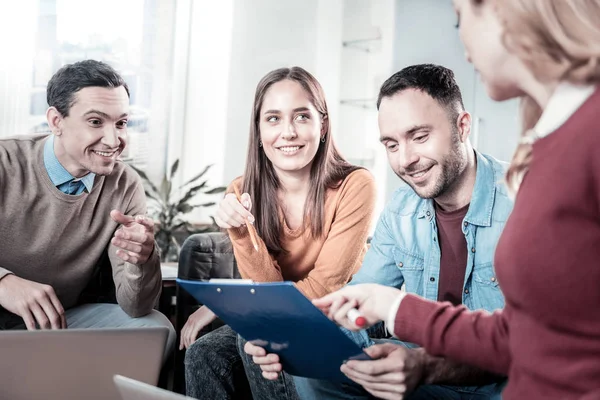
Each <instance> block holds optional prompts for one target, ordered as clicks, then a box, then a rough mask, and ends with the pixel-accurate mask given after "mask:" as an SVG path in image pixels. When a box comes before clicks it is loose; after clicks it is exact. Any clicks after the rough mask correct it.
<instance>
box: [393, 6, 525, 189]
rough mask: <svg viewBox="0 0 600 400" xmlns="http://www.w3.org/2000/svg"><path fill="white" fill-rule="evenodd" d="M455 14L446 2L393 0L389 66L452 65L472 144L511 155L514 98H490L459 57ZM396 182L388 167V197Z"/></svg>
mask: <svg viewBox="0 0 600 400" xmlns="http://www.w3.org/2000/svg"><path fill="white" fill-rule="evenodd" d="M455 23H456V15H455V13H454V10H453V9H452V3H451V2H450V1H440V0H418V1H415V0H396V25H395V26H396V28H395V29H396V34H395V38H396V42H395V44H394V70H395V71H399V70H400V69H402V68H404V67H406V66H408V65H411V64H420V63H434V64H440V65H443V66H445V67H448V68H450V69H452V70H453V71H454V73H455V75H456V80H457V82H458V84H459V86H460V88H461V91H462V95H463V101H464V104H465V107H466V109H467V111H469V112H471V114H472V115H473V117H474V120H475V119H479V122H478V123H476V124H474V125H475V126H474V128H475V131H474V132H473V133H474V135H472V137H471V138H472V142H473V145H474V146H475V147H476V148H477V149H478V150H479V151H481V152H484V153H487V154H490V155H492V156H494V157H496V158H499V159H503V160H507V161H508V160H510V157H511V156H512V152H513V150H514V148H515V147H516V143H517V140H518V136H519V130H518V124H517V113H518V112H517V109H518V106H517V103H516V101H514V100H512V101H509V102H505V103H496V102H493V101H492V100H490V99H489V98H488V97H487V95H486V94H485V90H484V88H483V85H482V83H481V81H480V80H479V78H478V77H477V75H476V73H475V70H474V68H473V66H472V65H470V64H469V63H468V62H467V61H466V60H465V57H464V49H463V47H462V44H461V43H460V40H459V37H458V31H457V30H456V28H455ZM400 184H401V181H400V179H399V178H398V177H397V176H396V175H395V174H394V173H393V172H392V170H391V168H388V184H387V190H386V191H387V198H388V199H389V197H390V196H391V194H392V193H393V192H394V190H395V189H396V188H397V187H398V186H399V185H400Z"/></svg>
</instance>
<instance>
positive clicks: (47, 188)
mask: <svg viewBox="0 0 600 400" xmlns="http://www.w3.org/2000/svg"><path fill="white" fill-rule="evenodd" d="M47 100H48V104H49V105H50V107H49V109H48V111H47V113H46V116H47V120H48V124H49V126H50V129H51V130H52V134H51V135H38V136H25V135H23V136H16V137H12V138H6V139H2V140H0V204H1V205H2V206H1V207H0V329H24V328H27V329H30V330H31V329H38V328H41V329H65V328H67V327H68V328H92V327H94V328H95V327H124V326H127V327H132V326H166V327H168V328H169V331H170V334H169V340H168V343H167V346H168V348H167V349H171V348H172V346H173V344H174V339H175V332H174V330H173V327H172V325H171V323H170V322H169V321H168V320H167V318H166V317H165V316H163V315H162V314H160V313H158V312H157V311H154V310H153V306H154V304H155V303H156V301H157V299H158V296H159V295H160V290H161V273H160V260H159V253H158V248H157V246H156V244H155V241H154V233H153V221H152V220H151V219H150V218H148V217H146V216H145V213H146V198H145V195H144V190H143V187H142V184H141V181H140V179H139V177H138V176H137V174H136V173H135V172H134V171H133V170H132V169H131V168H130V167H128V166H126V165H125V164H124V163H123V162H122V161H120V160H118V156H119V155H120V154H121V152H122V151H123V149H124V148H125V144H126V136H127V117H128V112H129V90H128V88H127V85H126V83H125V81H124V80H123V79H122V78H121V77H120V76H119V75H118V73H117V72H116V71H114V70H113V69H112V68H111V67H109V66H108V65H106V64H104V63H101V62H97V61H92V60H88V61H82V62H78V63H75V64H71V65H67V66H65V67H63V68H61V69H60V70H59V71H58V72H57V73H56V74H55V75H54V76H53V77H52V79H51V80H50V82H49V83H48V89H47ZM109 264H110V265H109ZM105 268H112V277H113V280H114V285H115V294H116V300H117V302H118V305H116V304H81V303H82V299H84V298H85V297H86V293H85V289H86V287H88V285H89V284H90V283H93V282H92V280H93V277H94V276H95V275H96V273H97V271H99V270H102V269H105Z"/></svg>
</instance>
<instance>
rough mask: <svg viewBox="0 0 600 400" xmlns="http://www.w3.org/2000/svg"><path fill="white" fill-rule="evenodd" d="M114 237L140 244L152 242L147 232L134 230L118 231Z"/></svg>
mask: <svg viewBox="0 0 600 400" xmlns="http://www.w3.org/2000/svg"><path fill="white" fill-rule="evenodd" d="M114 237H115V238H117V239H121V240H127V241H129V242H133V243H139V244H143V243H149V242H151V240H150V235H149V234H148V233H147V232H146V231H138V230H133V229H117V231H116V232H115V236H114Z"/></svg>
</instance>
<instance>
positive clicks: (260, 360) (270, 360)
mask: <svg viewBox="0 0 600 400" xmlns="http://www.w3.org/2000/svg"><path fill="white" fill-rule="evenodd" d="M252 361H254V364H258V365H269V364H276V363H279V356H278V355H277V354H272V353H271V354H267V355H266V356H262V357H259V356H252Z"/></svg>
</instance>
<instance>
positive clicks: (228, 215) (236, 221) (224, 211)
mask: <svg viewBox="0 0 600 400" xmlns="http://www.w3.org/2000/svg"><path fill="white" fill-rule="evenodd" d="M217 215H218V217H219V218H220V219H221V220H222V221H224V222H225V223H227V224H228V225H230V226H231V227H233V228H239V227H240V226H242V225H245V224H246V221H245V220H244V218H242V217H241V216H240V215H239V214H234V212H233V209H232V208H231V206H230V205H228V204H225V202H221V204H220V206H219V209H218V210H217Z"/></svg>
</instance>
